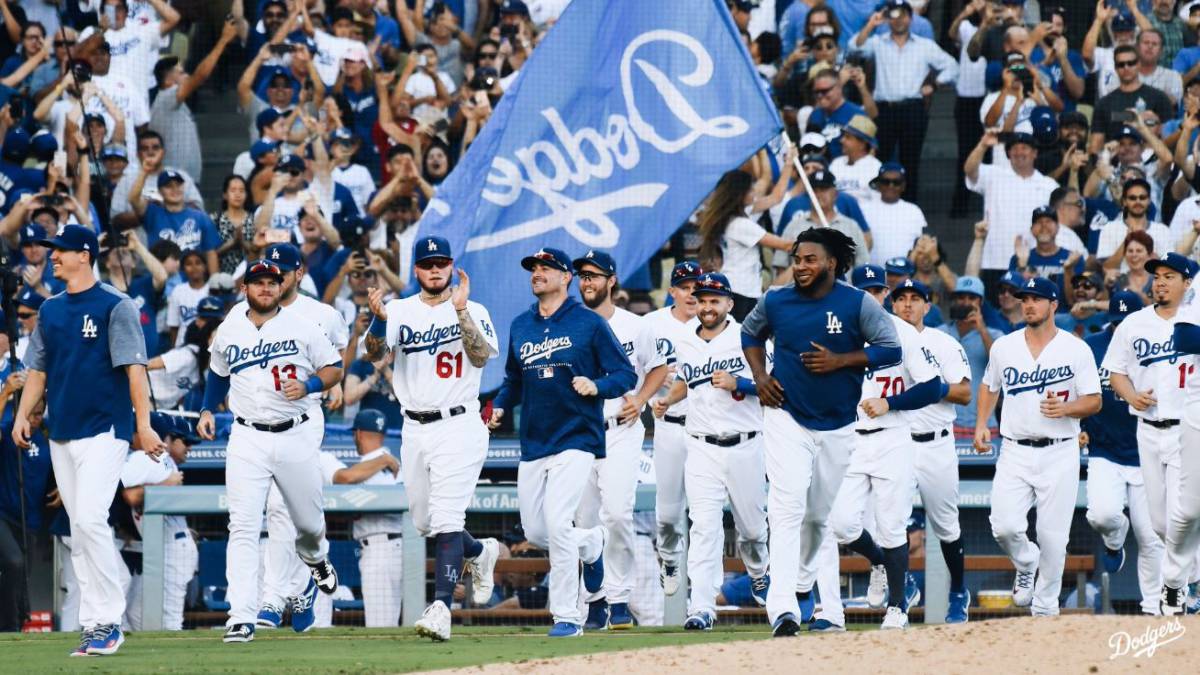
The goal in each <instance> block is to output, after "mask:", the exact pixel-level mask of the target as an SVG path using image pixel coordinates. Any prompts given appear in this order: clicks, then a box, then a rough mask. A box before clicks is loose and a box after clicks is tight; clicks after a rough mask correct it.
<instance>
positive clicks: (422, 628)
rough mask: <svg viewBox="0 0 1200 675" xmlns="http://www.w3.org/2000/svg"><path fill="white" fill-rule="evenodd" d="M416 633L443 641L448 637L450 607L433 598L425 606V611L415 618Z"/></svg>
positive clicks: (436, 640)
mask: <svg viewBox="0 0 1200 675" xmlns="http://www.w3.org/2000/svg"><path fill="white" fill-rule="evenodd" d="M416 629H417V635H420V636H421V637H427V638H429V639H431V640H433V641H434V642H445V641H446V640H449V639H450V608H449V607H446V603H444V602H442V601H441V600H435V601H434V602H433V604H432V605H430V606H428V607H426V608H425V613H424V614H422V615H421V618H420V619H417V623H416Z"/></svg>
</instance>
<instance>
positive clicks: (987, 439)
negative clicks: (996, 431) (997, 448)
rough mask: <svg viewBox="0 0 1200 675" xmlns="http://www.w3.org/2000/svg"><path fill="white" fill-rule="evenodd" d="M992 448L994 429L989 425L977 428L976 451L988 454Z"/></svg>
mask: <svg viewBox="0 0 1200 675" xmlns="http://www.w3.org/2000/svg"><path fill="white" fill-rule="evenodd" d="M991 449H992V430H991V429H988V428H987V427H981V428H976V429H975V452H978V453H979V454H981V455H986V454H987V453H988V452H990V451H991Z"/></svg>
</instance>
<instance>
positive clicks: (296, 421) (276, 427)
mask: <svg viewBox="0 0 1200 675" xmlns="http://www.w3.org/2000/svg"><path fill="white" fill-rule="evenodd" d="M233 419H235V420H237V423H238V424H240V425H242V426H244V427H250V428H252V429H258V430H259V431H267V432H270V433H272V434H277V433H279V432H281V431H287V430H288V429H291V428H292V427H295V426H299V425H301V424H304V423H305V422H307V421H308V413H304V414H303V415H301V416H299V417H294V418H292V419H290V420H287V421H285V422H277V423H275V424H263V423H261V422H247V421H246V420H244V419H242V418H240V417H235V418H233Z"/></svg>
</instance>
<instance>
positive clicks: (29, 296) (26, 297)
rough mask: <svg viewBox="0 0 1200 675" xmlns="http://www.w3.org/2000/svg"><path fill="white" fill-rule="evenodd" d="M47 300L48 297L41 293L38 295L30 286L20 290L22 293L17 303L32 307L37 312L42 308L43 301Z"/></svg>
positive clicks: (18, 296)
mask: <svg viewBox="0 0 1200 675" xmlns="http://www.w3.org/2000/svg"><path fill="white" fill-rule="evenodd" d="M45 301H46V298H44V297H42V296H41V295H38V294H37V293H34V292H33V290H32V289H30V288H26V289H24V290H22V291H21V292H20V294H18V295H17V304H18V305H22V306H25V307H28V308H29V309H32V310H33V311H35V312H36V311H37V310H39V309H41V308H42V303H43V302H45Z"/></svg>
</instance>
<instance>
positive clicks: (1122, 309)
mask: <svg viewBox="0 0 1200 675" xmlns="http://www.w3.org/2000/svg"><path fill="white" fill-rule="evenodd" d="M1117 302H1118V303H1120V304H1119V305H1118V307H1119V308H1120V310H1121V311H1122V312H1128V311H1129V308H1128V307H1126V306H1125V301H1124V300H1118V301H1117Z"/></svg>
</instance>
